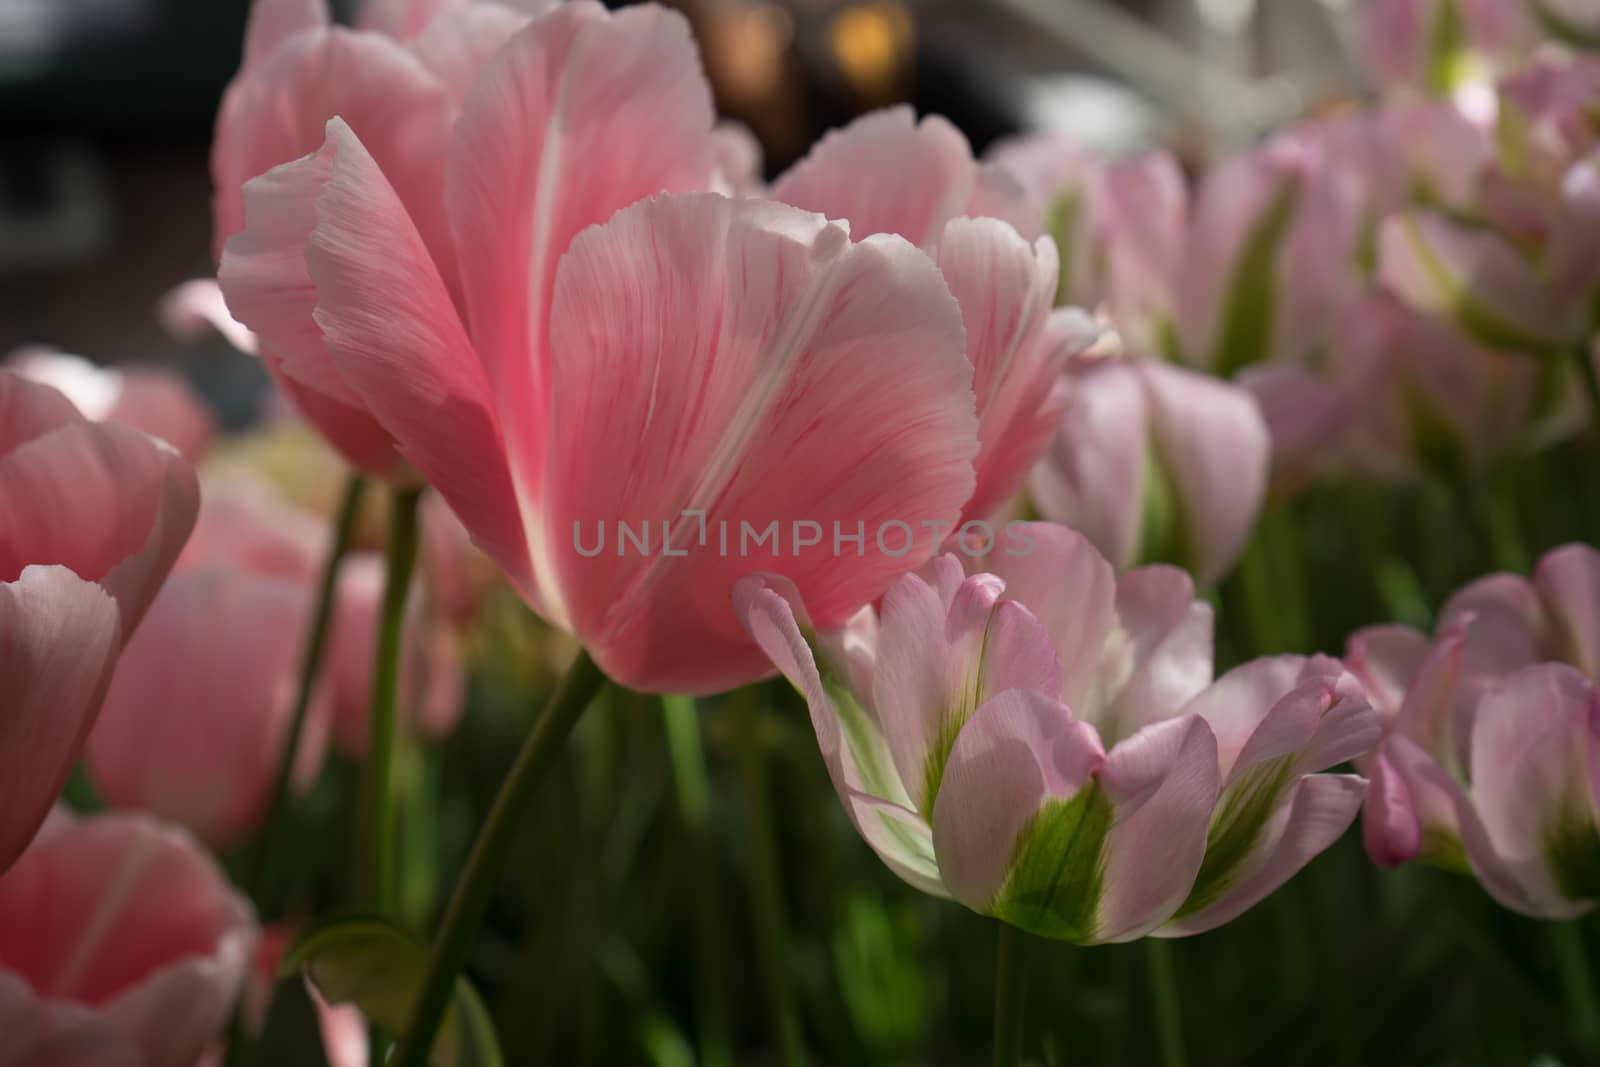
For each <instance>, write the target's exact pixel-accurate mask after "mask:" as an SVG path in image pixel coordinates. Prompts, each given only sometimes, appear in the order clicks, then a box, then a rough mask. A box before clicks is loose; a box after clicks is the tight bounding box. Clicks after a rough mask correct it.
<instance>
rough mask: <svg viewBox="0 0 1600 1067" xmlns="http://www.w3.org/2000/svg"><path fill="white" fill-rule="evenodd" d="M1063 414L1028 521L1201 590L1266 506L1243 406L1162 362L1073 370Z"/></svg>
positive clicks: (1212, 383) (1262, 428)
mask: <svg viewBox="0 0 1600 1067" xmlns="http://www.w3.org/2000/svg"><path fill="white" fill-rule="evenodd" d="M1064 384H1065V386H1066V395H1067V412H1066V416H1065V418H1063V419H1062V421H1061V425H1060V428H1059V429H1058V430H1057V432H1056V435H1055V439H1054V441H1053V442H1052V443H1051V446H1050V449H1049V451H1048V452H1046V454H1045V456H1044V458H1043V460H1041V461H1040V462H1039V464H1038V465H1037V466H1036V467H1035V468H1034V470H1033V473H1032V475H1031V476H1030V478H1029V482H1028V488H1029V493H1030V497H1031V499H1032V501H1033V504H1034V506H1035V507H1036V508H1037V509H1038V511H1039V514H1040V515H1042V516H1043V517H1044V518H1046V519H1049V520H1050V521H1052V522H1059V523H1063V524H1065V525H1067V526H1071V527H1073V528H1074V529H1076V530H1079V531H1081V532H1082V533H1083V534H1085V535H1086V536H1087V537H1088V538H1089V540H1090V542H1091V543H1092V544H1093V545H1094V546H1095V548H1096V549H1098V550H1099V551H1100V552H1101V553H1103V554H1104V555H1105V556H1106V557H1107V558H1108V559H1110V560H1111V561H1112V562H1113V563H1115V564H1116V566H1117V567H1119V568H1127V567H1131V566H1133V565H1134V564H1136V563H1139V562H1141V561H1148V560H1152V559H1162V560H1170V561H1173V562H1177V563H1179V564H1181V565H1182V566H1184V567H1185V568H1187V569H1188V570H1189V571H1190V572H1191V573H1192V574H1194V575H1195V576H1196V577H1197V578H1198V579H1199V580H1200V581H1202V582H1207V583H1210V582H1214V581H1216V580H1217V579H1218V578H1219V577H1221V576H1222V575H1223V574H1224V573H1226V572H1227V571H1228V569H1229V568H1230V567H1232V566H1233V564H1234V562H1235V561H1236V560H1237V559H1238V557H1239V553H1240V552H1242V551H1243V550H1244V546H1245V544H1246V543H1247V542H1248V541H1249V538H1250V532H1251V530H1252V529H1253V528H1254V526H1255V521H1256V518H1257V517H1258V516H1259V515H1260V513H1261V505H1262V502H1263V501H1264V499H1265V496H1266V488H1267V468H1268V463H1269V460H1270V459H1271V441H1270V439H1269V436H1268V432H1267V426H1266V424H1265V423H1264V422H1263V421H1262V416H1261V413H1260V411H1259V410H1258V409H1257V406H1256V402H1255V400H1254V399H1253V398H1252V397H1251V396H1250V394H1249V393H1248V392H1246V391H1245V390H1243V389H1240V388H1239V387H1237V386H1234V385H1230V384H1229V383H1227V382H1223V381H1219V380H1217V379H1215V378H1211V377H1209V376H1207V375H1203V374H1198V373H1196V372H1194V371H1189V370H1182V369H1179V368H1177V367H1173V366H1170V365H1168V364H1164V363H1156V362H1152V361H1145V360H1131V359H1125V358H1120V357H1115V356H1113V357H1110V358H1101V357H1086V358H1081V359H1078V360H1074V361H1073V363H1072V365H1071V368H1070V370H1069V371H1068V374H1067V376H1066V379H1065V382H1064Z"/></svg>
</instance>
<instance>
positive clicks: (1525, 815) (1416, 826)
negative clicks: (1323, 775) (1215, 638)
mask: <svg viewBox="0 0 1600 1067" xmlns="http://www.w3.org/2000/svg"><path fill="white" fill-rule="evenodd" d="M1349 662H1350V665H1351V669H1352V670H1353V671H1355V672H1356V673H1357V675H1358V676H1359V677H1360V678H1361V680H1362V682H1363V684H1364V685H1365V686H1366V687H1367V690H1368V692H1369V693H1370V694H1371V695H1372V698H1373V702H1374V704H1375V705H1377V707H1378V708H1379V710H1380V712H1381V713H1382V714H1383V716H1384V718H1385V728H1384V736H1383V740H1382V741H1381V743H1380V745H1379V747H1378V749H1377V751H1376V753H1375V754H1374V755H1373V757H1372V758H1371V761H1370V766H1369V773H1370V775H1371V777H1372V791H1371V794H1370V795H1369V799H1368V801H1367V805H1366V812H1365V836H1366V842H1367V850H1368V852H1369V853H1370V854H1371V856H1372V858H1373V860H1374V861H1375V862H1377V863H1378V864H1380V865H1381V866H1385V867H1392V866H1397V865H1399V864H1402V863H1406V862H1409V861H1411V860H1413V859H1421V860H1423V861H1425V862H1428V863H1432V864H1435V865H1438V866H1443V867H1447V868H1451V869H1460V870H1469V871H1471V872H1472V873H1473V874H1474V875H1476V876H1477V878H1478V879H1479V881H1480V882H1482V883H1483V885H1484V888H1485V889H1487V890H1488V891H1489V893H1490V894H1491V895H1493V896H1494V897H1495V898H1496V899H1497V900H1499V901H1500V902H1501V903H1502V904H1504V905H1505V906H1507V907H1509V908H1512V909H1514V910H1516V911H1520V912H1522V913H1524V914H1528V915H1533V916H1535V917H1539V918H1551V919H1555V918H1568V917H1571V916H1573V915H1575V914H1579V913H1581V912H1583V911H1587V910H1589V909H1590V908H1592V907H1593V906H1594V904H1595V903H1597V902H1600V884H1591V883H1590V882H1587V881H1585V880H1584V878H1583V877H1582V871H1583V870H1584V869H1585V868H1584V864H1586V863H1587V864H1588V865H1589V868H1592V866H1593V863H1594V861H1595V858H1596V852H1595V851H1594V838H1595V833H1596V830H1595V822H1596V813H1595V810H1594V803H1593V800H1592V799H1591V798H1592V796H1593V795H1594V794H1593V793H1592V790H1593V789H1594V788H1595V785H1594V783H1595V782H1597V781H1600V779H1596V777H1595V775H1594V772H1593V770H1592V767H1591V766H1590V765H1591V764H1592V755H1591V753H1592V751H1593V749H1594V745H1595V743H1596V740H1597V739H1600V696H1597V695H1596V693H1595V690H1594V685H1593V681H1592V679H1593V678H1595V677H1596V675H1597V673H1600V553H1597V552H1595V550H1594V549H1592V548H1589V547H1588V546H1586V545H1567V546H1564V547H1562V548H1558V549H1556V550H1554V551H1552V552H1550V553H1548V554H1546V555H1545V556H1544V557H1543V558H1542V559H1541V560H1540V561H1539V564H1538V566H1537V567H1536V568H1535V571H1534V578H1533V580H1532V581H1531V582H1530V581H1528V580H1527V579H1523V578H1520V577H1517V576H1515V575H1510V574H1496V575H1490V576H1488V577H1486V578H1482V579H1479V580H1478V581H1476V582H1473V583H1472V584H1471V585H1468V586H1467V587H1466V588H1464V589H1462V590H1461V591H1460V592H1458V593H1457V594H1456V595H1455V596H1454V597H1452V598H1451V600H1450V601H1449V602H1448V603H1447V604H1446V605H1445V609H1444V611H1443V612H1442V613H1441V615H1440V628H1439V633H1438V636H1437V637H1436V638H1434V639H1430V638H1428V637H1427V636H1426V635H1424V634H1420V633H1417V632H1416V631H1414V630H1410V629H1407V628H1405V627H1399V626H1379V627H1372V628H1369V629H1367V630H1363V631H1360V632H1358V633H1357V634H1356V635H1354V636H1353V637H1352V638H1351V640H1350V652H1349ZM1586 782H1587V783H1590V784H1587V785H1586V784H1584V783H1586ZM1585 835H1587V836H1585Z"/></svg>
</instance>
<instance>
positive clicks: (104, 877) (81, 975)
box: [0, 811, 256, 1067]
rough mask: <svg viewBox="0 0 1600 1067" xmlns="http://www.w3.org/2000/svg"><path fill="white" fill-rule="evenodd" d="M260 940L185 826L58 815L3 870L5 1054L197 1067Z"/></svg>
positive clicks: (99, 1065)
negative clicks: (9, 865) (81, 818)
mask: <svg viewBox="0 0 1600 1067" xmlns="http://www.w3.org/2000/svg"><path fill="white" fill-rule="evenodd" d="M255 939H256V924H255V916H254V914H253V913H252V911H251V908H250V905H249V903H248V902H246V901H245V900H244V899H243V898H241V897H240V896H239V895H238V894H237V893H235V892H234V891H233V890H232V888H231V887H230V886H229V885H228V884H227V881H226V879H225V878H224V876H223V874H222V872H221V871H220V870H219V869H218V868H217V866H216V864H215V863H214V862H212V860H211V859H210V857H209V856H207V855H206V854H205V852H204V850H203V849H201V848H200V847H199V846H198V845H197V844H196V843H195V842H194V841H193V840H192V839H191V838H190V837H189V836H188V835H187V834H185V833H183V832H182V831H179V830H174V829H171V828H168V827H165V826H162V825H161V824H159V823H157V822H156V821H154V820H153V819H151V818H149V817H148V816H144V815H102V816H97V817H94V818H88V819H83V820H81V821H79V820H77V819H75V818H73V817H72V816H69V815H66V814H65V813H62V812H59V811H58V812H57V813H56V814H55V815H53V816H52V817H51V819H50V821H49V822H48V823H47V824H46V825H45V828H44V829H43V830H42V831H40V833H39V836H38V838H37V839H36V840H35V841H34V842H33V844H32V845H31V846H29V848H28V850H27V852H25V853H24V854H23V856H22V858H21V859H20V860H18V861H17V863H16V865H15V866H14V867H12V868H11V870H10V871H8V872H7V873H6V874H5V876H4V877H0V1030H3V1031H4V1033H5V1035H6V1043H5V1050H4V1052H3V1053H0V1057H3V1058H4V1061H5V1062H6V1063H12V1064H30V1065H40V1067H44V1065H61V1067H66V1065H69V1064H70V1065H71V1067H133V1065H138V1067H193V1065H194V1064H195V1063H196V1061H198V1060H199V1058H200V1056H201V1054H202V1053H203V1052H204V1051H205V1049H206V1047H207V1046H208V1045H209V1044H210V1043H211V1042H212V1041H214V1040H215V1039H216V1038H217V1037H219V1036H220V1035H221V1032H222V1030H223V1028H224V1027H225V1026H226V1024H227V1021H228V1016H229V1013H230V1012H231V1011H232V1008H233V1004H234V998H235V997H236V996H237V995H238V992H239V989H240V986H241V983H242V982H243V980H244V976H245V971H246V970H247V968H248V967H249V965H250V958H251V954H252V952H253V950H254V943H255Z"/></svg>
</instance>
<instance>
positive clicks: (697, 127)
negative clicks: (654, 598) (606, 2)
mask: <svg viewBox="0 0 1600 1067" xmlns="http://www.w3.org/2000/svg"><path fill="white" fill-rule="evenodd" d="M713 121H714V114H713V111H712V106H711V93H710V91H709V89H708V87H707V85H706V81H705V77H704V75H703V74H702V73H701V70H700V64H699V60H698V57H697V55H696V52H695V47H694V42H693V40H692V38H691V36H690V33H689V24H688V22H687V21H686V20H685V19H684V18H683V16H682V15H679V14H678V13H677V12H673V11H668V10H665V9H663V8H660V7H657V6H655V5H646V6H642V7H636V8H630V9H628V10H625V11H622V12H619V13H617V14H615V15H612V14H608V13H607V12H606V11H605V9H604V8H602V7H601V6H600V5H599V4H596V3H592V2H590V0H573V2H571V3H567V4H564V5H562V6H561V7H559V8H557V9H556V10H554V11H552V12H550V13H549V14H548V15H545V16H544V17H542V18H539V19H536V20H534V22H532V23H531V24H530V25H529V26H528V27H527V28H526V29H524V30H522V31H521V32H520V33H518V34H517V35H516V36H515V37H513V38H512V39H511V41H510V42H508V43H507V45H506V46H505V48H504V49H502V50H501V51H500V52H499V54H498V56H497V57H496V59H495V60H494V61H493V63H491V65H490V66H489V68H488V69H487V70H486V71H484V73H483V75H482V77H481V79H480V80H479V82H478V85H477V88H476V89H475V90H474V91H473V92H472V93H471V94H469V96H468V98H467V101H466V105H465V108H464V110H463V111H462V114H461V118H460V120H459V121H458V122H457V125H456V130H455V140H454V143H453V144H452V146H451V152H450V159H449V164H448V168H447V169H448V177H447V183H446V184H447V194H446V195H447V200H448V208H449V214H450V223H451V229H452V232H453V233H454V234H455V240H456V244H457V246H458V247H459V248H461V249H463V250H464V251H465V252H467V254H466V255H465V256H464V257H463V261H462V264H461V278H462V287H463V291H464V294H465V297H466V308H467V321H469V322H470V323H471V324H472V337H473V341H474V343H475V344H476V346H477V349H478V352H479V354H480V356H481V357H482V359H483V362H484V367H485V370H486V372H487V376H488V380H489V383H490V385H491V387H492V393H491V395H492V396H493V397H494V398H495V400H496V402H497V403H498V404H499V412H500V420H501V425H502V428H503V432H504V433H505V436H506V442H507V444H508V446H509V447H510V450H511V471H512V474H513V476H514V478H515V479H516V485H517V491H518V493H519V494H520V495H521V499H522V507H523V509H524V510H525V511H527V510H531V509H532V508H534V507H536V506H538V504H539V497H540V488H541V481H542V477H543V475H544V472H545V460H544V449H545V441H546V433H547V427H546V420H547V418H548V413H549V411H550V409H551V399H550V391H549V389H550V387H549V377H550V373H551V372H550V368H549V366H548V364H549V360H550V357H549V354H548V352H547V350H546V348H547V343H552V342H553V338H552V337H551V334H550V332H548V331H549V323H550V317H551V309H552V306H553V304H552V295H553V291H554V287H555V284H556V275H557V263H558V260H559V259H560V257H561V256H562V254H563V253H565V252H566V251H567V248H568V246H569V245H570V244H571V242H572V239H573V237H574V236H576V235H577V234H578V233H579V231H581V230H583V229H584V228H585V227H588V226H592V225H594V224H596V223H602V222H605V221H606V220H607V219H609V218H610V217H611V216H612V214H613V213H615V212H616V211H618V210H619V209H620V208H623V207H625V206H627V205H628V204H631V203H633V202H635V201H637V200H639V199H640V198H642V197H647V196H651V195H654V194H656V193H659V192H662V191H663V190H665V191H668V192H684V191H693V190H698V189H704V188H706V187H707V185H708V183H709V182H710V180H711V171H712V166H713V161H712V138H711V128H712V125H713ZM380 158H381V157H380ZM385 170H386V172H387V168H385ZM641 247H644V248H648V247H649V246H648V244H646V245H644V246H641ZM606 284H607V288H610V286H611V284H612V283H609V282H608V283H606ZM572 358H575V359H581V358H583V357H582V356H574V357H572ZM628 376H629V377H632V374H631V373H630V374H629V375H628ZM599 454H601V453H594V454H593V455H599ZM591 458H592V457H591ZM607 517H608V518H611V517H614V516H607ZM671 517H673V516H652V518H671ZM726 592H727V590H726V589H721V590H718V595H719V596H722V595H725V594H726Z"/></svg>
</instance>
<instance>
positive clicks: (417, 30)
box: [177, 0, 655, 481]
mask: <svg viewBox="0 0 1600 1067" xmlns="http://www.w3.org/2000/svg"><path fill="white" fill-rule="evenodd" d="M527 21H528V16H526V15H524V14H522V13H519V12H516V11H514V10H512V9H510V8H505V7H501V6H500V5H497V4H473V5H462V4H459V3H454V2H444V0H374V2H372V3H368V4H366V5H364V7H363V8H362V12H361V16H360V18H359V19H358V23H357V25H358V28H357V29H353V30H351V29H344V28H341V27H337V26H334V25H332V24H331V21H330V19H329V16H328V12H327V8H326V4H325V3H323V2H322V0H257V2H256V3H255V5H254V7H253V8H252V10H251V17H250V23H249V28H248V30H247V36H246V41H245V60H244V65H243V67H242V69H241V70H240V71H239V74H238V76H237V77H236V78H235V79H234V81H233V83H232V84H231V85H229V87H228V90H227V93H226V95H225V96H224V98H223V102H222V108H221V110H220V112H219V114H218V118H217V128H216V137H215V141H214V145H213V149H212V158H211V170H212V180H213V182H214V184H215V187H216V196H215V202H214V211H215V231H216V249H217V251H218V253H219V255H220V253H221V250H222V248H223V245H224V243H225V242H226V241H227V240H228V238H229V237H231V236H233V235H235V234H237V233H239V232H240V231H241V230H242V229H243V228H244V200H243V186H244V184H245V182H247V181H248V180H250V179H252V178H255V177H257V176H259V175H261V174H264V173H266V172H267V171H268V170H270V169H271V168H272V167H274V166H277V165H279V164H282V163H288V162H289V161H291V160H295V159H298V158H300V157H301V156H304V155H305V154H307V153H309V152H313V151H315V150H316V149H317V148H318V147H320V146H321V144H322V140H323V130H324V127H325V126H326V124H327V122H328V121H329V120H330V119H332V118H334V117H335V116H339V117H340V118H342V119H343V120H344V121H345V122H347V123H349V124H350V126H351V127H353V128H354V129H355V130H356V131H357V132H358V133H359V135H360V136H361V138H362V140H363V143H364V144H365V145H366V146H367V147H368V148H370V150H371V151H372V152H373V154H374V156H375V157H376V158H377V160H378V161H379V162H380V163H381V164H382V166H383V168H384V172H385V174H386V175H387V176H388V178H389V180H390V181H392V182H393V185H394V189H395V190H396V191H397V195H399V196H400V197H401V199H402V201H403V203H404V204H405V207H406V209H407V211H408V212H409V213H410V216H411V219H412V220H413V223H414V225H415V226H416V227H417V228H418V230H419V232H420V233H421V234H423V235H425V238H426V241H427V245H428V248H429V250H430V254H431V256H432V257H433V258H434V260H435V261H436V262H437V263H438V265H439V268H440V270H441V271H443V273H444V276H445V278H446V279H447V284H448V285H449V286H450V289H451V291H452V293H457V292H459V291H460V289H461V286H460V282H459V280H458V279H457V278H456V276H455V266H454V263H453V255H454V253H453V249H454V245H453V242H452V240H451V236H450V232H449V227H450V221H449V219H448V218H447V215H446V211H445V198H446V188H445V185H446V181H445V167H444V159H445V154H446V151H445V150H446V147H447V145H448V144H449V141H450V137H451V127H452V124H453V122H454V120H455V118H456V116H457V114H459V113H460V111H461V107H462V103H463V100H464V98H465V96H466V94H467V92H468V91H469V90H470V89H471V87H472V86H473V84H474V83H475V82H476V80H477V75H478V74H479V72H480V71H482V70H483V68H484V67H485V65H486V64H487V63H488V61H489V58H490V56H491V55H492V54H493V53H494V52H495V50H496V49H498V48H499V47H500V45H502V44H503V43H504V42H505V41H507V40H508V39H509V38H510V37H511V36H512V35H514V34H515V33H516V32H517V31H518V30H520V29H521V28H522V26H523V25H524V24H525V23H526V22H527ZM642 191H643V192H653V191H655V190H654V188H650V189H645V190H642ZM622 203H626V201H621V202H619V203H616V204H614V205H612V206H613V207H620V206H622ZM604 217H605V216H604V215H599V216H598V217H596V218H593V219H590V220H587V221H601V220H602V219H604ZM308 228H309V227H308ZM279 299H282V297H281V296H280V297H279ZM177 310H178V311H179V313H180V314H182V313H183V309H182V308H181V307H180V308H179V309H177ZM211 317H212V319H213V321H220V319H219V318H217V317H216V316H215V315H214V314H213V315H212V316H211ZM266 342H267V343H266V344H265V345H263V346H262V347H261V355H262V358H263V360H264V362H265V363H266V365H267V368H268V369H269V370H270V371H271V372H272V373H273V376H274V378H275V379H276V380H277V382H278V384H279V385H280V386H281V387H282V388H283V389H284V391H285V392H287V393H288V394H289V395H290V396H291V398H292V399H293V400H294V402H295V404H296V406H297V407H298V408H299V409H300V410H301V412H303V413H304V414H305V416H306V418H307V419H308V420H309V421H310V422H311V423H312V424H313V425H315V426H316V427H317V429H318V430H319V431H320V432H321V433H322V434H324V435H325V436H326V437H327V438H328V440H329V441H330V442H332V443H333V445H334V446H335V447H336V448H337V449H338V450H339V451H340V453H341V454H342V455H343V456H344V457H345V459H347V460H348V461H349V462H350V463H351V464H352V465H354V466H355V467H357V468H358V469H360V470H362V471H364V472H366V473H368V474H371V475H374V476H377V477H381V478H390V479H395V480H399V481H407V480H413V479H415V477H416V475H415V472H414V471H412V470H411V469H410V467H409V466H408V465H407V464H406V463H405V461H404V460H403V459H402V458H401V457H400V456H399V455H398V454H397V453H396V451H395V443H394V441H393V439H392V438H391V437H390V436H389V435H388V433H386V432H385V431H384V429H383V428H382V427H381V426H380V425H379V424H378V422H377V420H375V419H374V418H373V417H372V415H371V414H370V413H369V412H367V411H365V410H364V409H363V407H362V405H361V403H360V400H359V398H358V397H357V396H356V395H355V393H354V392H353V391H352V390H351V389H350V388H349V387H348V386H346V385H345V384H344V383H343V382H342V381H341V380H340V378H339V376H338V374H337V373H336V372H332V371H331V368H329V366H328V357H327V355H326V353H325V352H323V351H321V349H322V341H321V338H320V335H319V334H318V331H317V328H316V325H315V323H313V322H311V321H310V319H309V318H306V319H304V320H302V321H299V322H297V323H294V324H292V325H287V326H285V327H282V328H280V329H279V330H277V331H274V333H273V335H272V336H270V337H268V338H266Z"/></svg>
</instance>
